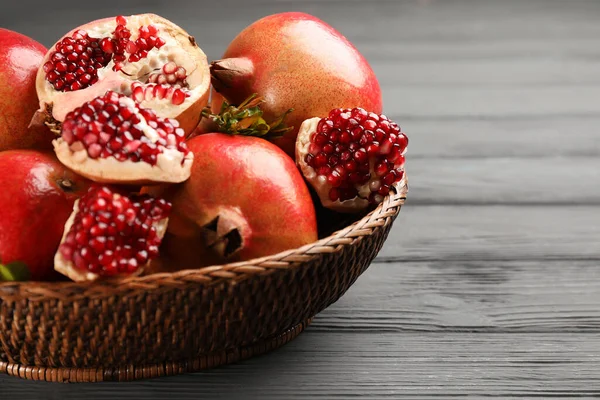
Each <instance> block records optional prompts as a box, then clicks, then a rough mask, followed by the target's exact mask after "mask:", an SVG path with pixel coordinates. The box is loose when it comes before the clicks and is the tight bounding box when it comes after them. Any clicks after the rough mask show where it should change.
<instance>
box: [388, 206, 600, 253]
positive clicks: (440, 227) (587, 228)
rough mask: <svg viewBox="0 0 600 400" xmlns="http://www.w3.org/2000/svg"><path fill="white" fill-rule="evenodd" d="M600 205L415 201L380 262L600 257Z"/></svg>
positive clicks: (405, 211)
mask: <svg viewBox="0 0 600 400" xmlns="http://www.w3.org/2000/svg"><path fill="white" fill-rule="evenodd" d="M598 238H600V213H598V207H597V206H578V207H565V206H551V205H549V206H543V207H541V206H529V207H524V206H521V207H511V206H478V207H472V206H411V204H410V201H409V202H408V203H407V205H406V206H405V207H404V208H403V209H402V212H401V213H400V215H399V217H398V219H397V221H396V223H395V225H394V228H393V230H392V233H391V234H390V236H389V238H388V240H387V242H386V243H385V245H384V247H383V249H382V250H381V252H380V254H379V261H382V262H384V261H408V260H447V261H451V260H520V259H527V260H538V259H544V260H547V259H594V260H598V259H600V242H599V241H598Z"/></svg>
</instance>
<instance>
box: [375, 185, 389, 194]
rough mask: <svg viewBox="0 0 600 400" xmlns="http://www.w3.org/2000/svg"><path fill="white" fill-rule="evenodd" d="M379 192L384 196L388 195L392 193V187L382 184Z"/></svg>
mask: <svg viewBox="0 0 600 400" xmlns="http://www.w3.org/2000/svg"><path fill="white" fill-rule="evenodd" d="M377 193H379V194H380V195H382V196H387V195H388V193H390V188H389V187H388V186H382V187H380V188H379V190H378V191H377Z"/></svg>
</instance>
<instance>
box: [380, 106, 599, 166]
mask: <svg viewBox="0 0 600 400" xmlns="http://www.w3.org/2000/svg"><path fill="white" fill-rule="evenodd" d="M388 116H389V117H390V118H392V119H394V120H396V121H397V122H398V123H399V124H400V126H401V127H402V129H403V130H404V131H405V132H406V134H407V135H408V137H409V139H410V143H409V148H408V154H407V157H408V160H409V162H410V164H412V163H413V162H414V160H415V158H433V159H438V158H444V159H447V158H488V157H511V158H516V157H522V158H540V157H598V156H600V114H599V115H597V116H589V117H586V118H575V117H569V116H562V117H560V116H548V117H544V118H527V119H519V120H513V119H510V118H506V119H503V118H497V119H480V120H477V119H464V118H459V119H446V120H427V119H421V118H419V119H415V118H412V117H406V116H404V117H402V116H400V115H394V114H389V115H388ZM564 164H565V163H561V166H564Z"/></svg>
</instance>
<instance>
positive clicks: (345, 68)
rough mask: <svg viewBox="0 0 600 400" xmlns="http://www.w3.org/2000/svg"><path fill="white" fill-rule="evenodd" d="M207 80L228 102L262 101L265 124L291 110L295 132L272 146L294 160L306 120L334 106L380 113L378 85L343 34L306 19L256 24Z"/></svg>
mask: <svg viewBox="0 0 600 400" xmlns="http://www.w3.org/2000/svg"><path fill="white" fill-rule="evenodd" d="M211 75H212V84H213V88H214V89H215V90H216V91H217V92H219V93H220V94H222V95H223V96H224V97H225V98H226V99H227V100H229V102H230V103H233V104H240V103H241V102H242V101H243V100H244V99H246V98H247V97H248V96H250V95H251V94H253V93H258V95H259V96H262V97H264V99H265V103H264V104H263V105H262V109H263V111H264V116H265V119H267V120H272V119H275V118H276V117H277V116H279V115H282V114H284V113H285V112H286V111H287V110H289V109H290V108H294V112H293V113H292V114H290V115H289V117H288V118H287V120H286V123H287V125H288V126H294V127H295V129H293V130H290V132H288V133H286V134H285V135H284V136H283V137H282V138H279V139H275V140H274V141H273V142H274V143H275V144H277V145H278V146H280V147H281V148H282V149H283V150H284V151H286V152H287V153H288V154H289V155H290V156H292V157H293V156H294V147H295V143H296V136H297V134H298V129H299V127H300V124H301V123H302V121H304V120H305V119H308V118H311V117H326V116H327V114H328V113H329V110H331V109H333V108H336V107H363V108H365V109H368V110H372V111H373V112H376V113H380V112H381V110H382V99H381V90H380V88H379V83H378V81H377V78H376V77H375V73H374V72H373V70H372V69H371V67H370V66H369V64H368V63H367V61H366V60H365V59H364V57H363V56H362V55H361V54H360V53H359V52H358V50H357V49H356V48H355V47H354V46H353V45H352V44H351V43H350V42H349V41H348V40H347V39H346V38H345V37H344V36H342V34H341V33H339V32H338V31H336V30H335V29H334V28H332V27H331V26H329V25H328V24H326V23H325V22H323V21H321V20H320V19H318V18H315V17H313V16H311V15H308V14H303V13H298V12H286V13H281V14H275V15H271V16H268V17H265V18H262V19H260V20H258V21H256V22H254V23H253V24H252V25H250V26H248V27H247V28H246V29H244V30H243V31H242V32H241V33H240V34H239V35H238V36H237V37H236V38H235V39H233V41H232V42H231V43H230V44H229V47H228V48H227V50H226V51H225V54H224V55H223V59H222V60H218V61H215V62H213V63H212V64H211ZM218 107H219V104H218V101H217V102H215V108H216V109H218ZM215 108H213V110H214V109H215Z"/></svg>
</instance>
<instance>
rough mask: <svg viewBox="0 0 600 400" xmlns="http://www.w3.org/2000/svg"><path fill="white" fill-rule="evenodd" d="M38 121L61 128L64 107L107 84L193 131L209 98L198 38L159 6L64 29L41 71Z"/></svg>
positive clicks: (97, 93) (106, 87) (104, 88)
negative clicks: (162, 14)
mask: <svg viewBox="0 0 600 400" xmlns="http://www.w3.org/2000/svg"><path fill="white" fill-rule="evenodd" d="M36 85H37V92H38V96H39V98H40V102H41V104H40V106H41V108H40V110H39V112H38V113H37V115H36V118H35V120H34V122H38V123H39V122H43V123H45V124H47V125H48V126H51V127H52V128H53V130H56V131H58V130H59V129H58V127H59V125H60V123H61V122H62V121H63V120H64V119H65V117H66V115H67V114H68V113H69V112H70V111H71V110H73V109H74V108H76V107H79V106H81V105H82V104H84V103H85V102H88V101H91V100H93V99H94V98H96V97H98V96H102V95H104V93H106V92H107V91H108V90H110V91H114V92H118V93H121V94H125V95H128V96H132V97H133V98H134V99H135V100H136V102H138V103H140V104H141V105H142V106H143V107H145V108H151V109H153V110H154V111H155V112H156V113H157V114H158V116H160V117H163V118H174V119H177V120H178V121H179V124H180V126H181V128H182V129H183V130H184V131H185V132H186V133H190V132H191V131H192V130H193V129H194V128H195V127H196V125H198V122H199V121H200V112H201V111H202V108H203V107H204V106H205V105H206V104H207V102H208V95H209V86H210V74H209V69H208V62H207V60H206V55H205V54H204V52H202V50H201V49H200V47H198V44H197V43H196V40H195V39H194V38H193V37H192V36H190V35H189V34H188V33H187V32H185V31H184V30H183V29H182V28H180V27H179V26H177V25H175V24H174V23H172V22H171V21H169V20H167V19H165V18H162V17H160V16H158V15H154V14H140V15H131V16H127V17H125V16H121V15H120V16H117V17H114V18H105V19H100V20H96V21H92V22H90V23H87V24H85V25H83V26H81V27H78V28H76V29H73V30H72V31H70V32H68V33H67V34H66V35H65V36H63V37H62V38H61V39H60V40H59V41H58V42H57V43H56V44H55V45H54V46H53V47H52V49H51V50H50V51H49V52H48V54H47V55H46V56H45V58H44V60H43V63H42V66H41V67H40V68H39V70H38V73H37V82H36Z"/></svg>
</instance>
